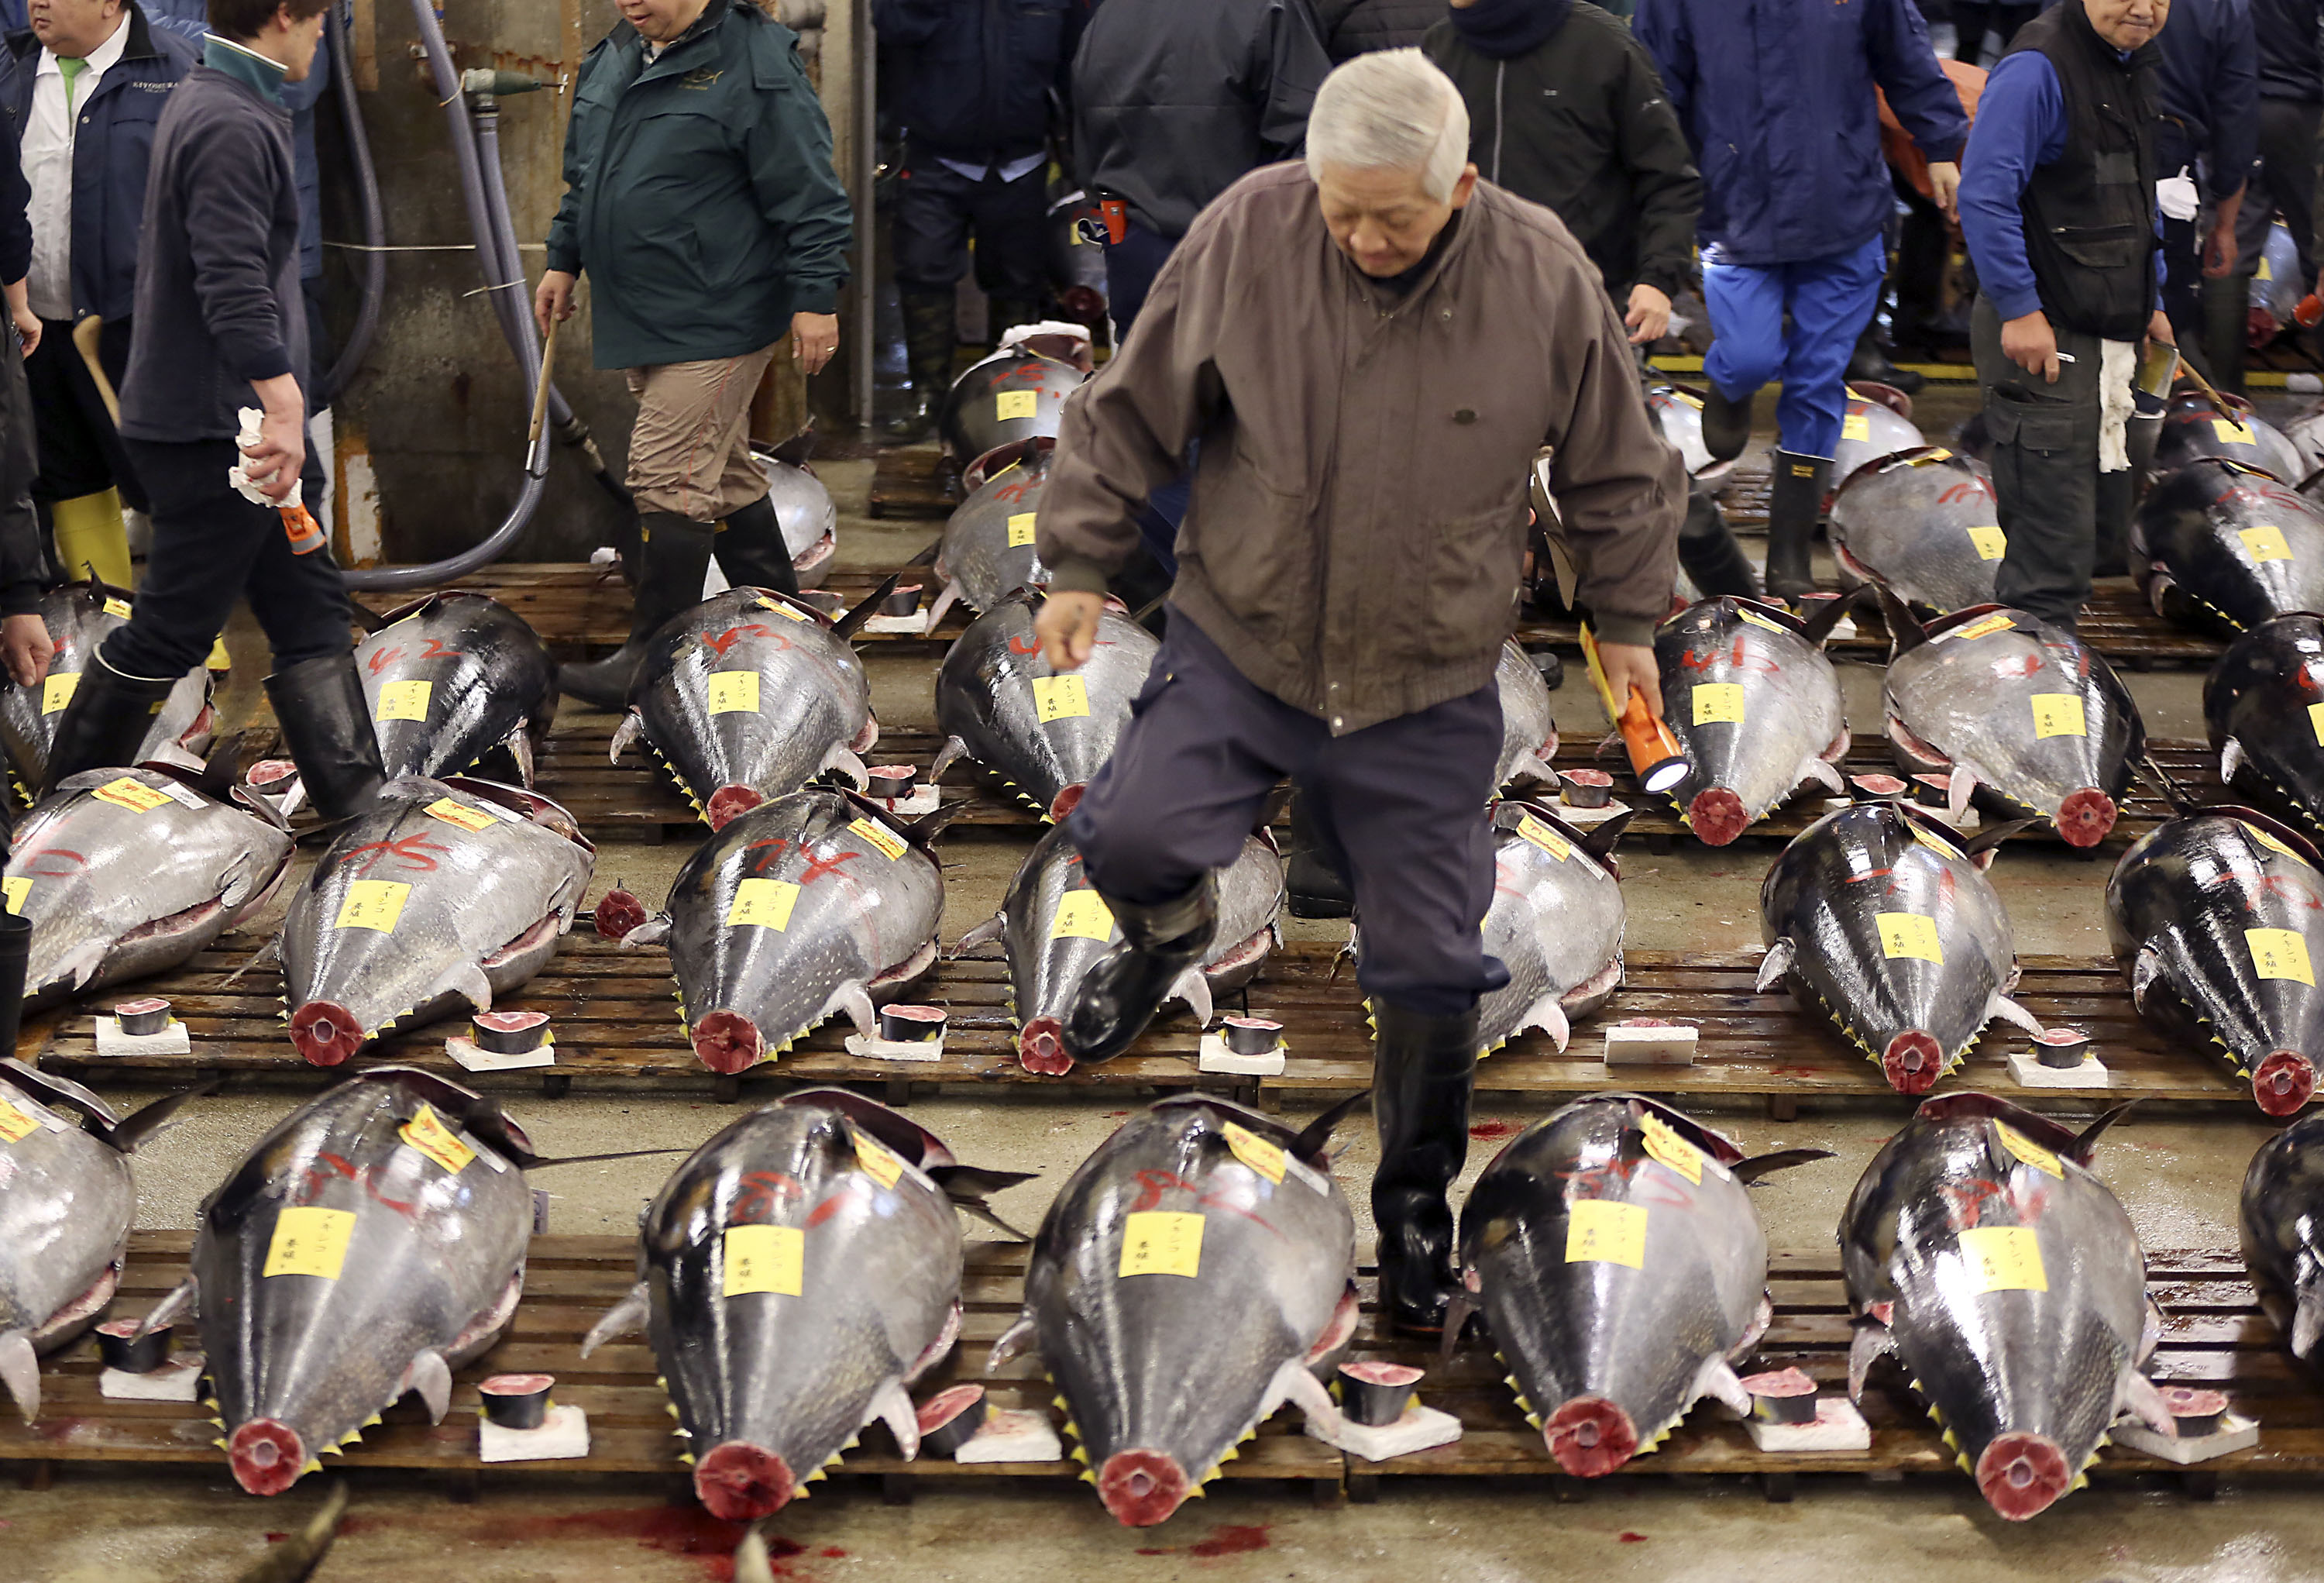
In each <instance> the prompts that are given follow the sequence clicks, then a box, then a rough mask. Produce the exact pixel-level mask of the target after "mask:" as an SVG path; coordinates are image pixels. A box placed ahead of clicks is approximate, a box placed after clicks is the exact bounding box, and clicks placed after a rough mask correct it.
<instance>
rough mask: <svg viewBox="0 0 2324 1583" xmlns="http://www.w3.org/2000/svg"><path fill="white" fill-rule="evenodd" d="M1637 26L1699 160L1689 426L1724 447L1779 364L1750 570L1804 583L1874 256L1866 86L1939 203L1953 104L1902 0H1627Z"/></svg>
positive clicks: (1721, 452) (1787, 584)
mask: <svg viewBox="0 0 2324 1583" xmlns="http://www.w3.org/2000/svg"><path fill="white" fill-rule="evenodd" d="M1637 32H1638V37H1639V39H1640V41H1641V42H1644V43H1645V44H1646V49H1647V51H1648V52H1649V53H1651V54H1652V55H1653V56H1654V58H1655V64H1656V65H1657V66H1659V67H1660V68H1661V69H1662V76H1663V84H1664V86H1665V88H1667V89H1668V90H1669V93H1670V97H1671V103H1672V105H1673V106H1674V107H1675V108H1676V109H1677V111H1678V117H1679V124H1680V125H1683V126H1684V127H1685V128H1686V133H1687V137H1688V139H1689V141H1690V142H1692V144H1693V145H1694V153H1695V161H1696V163H1697V165H1698V166H1699V167H1700V169H1701V171H1702V184H1703V197H1702V219H1701V237H1702V244H1703V247H1702V264H1703V270H1702V277H1703V279H1702V294H1703V301H1704V302H1705V304H1706V305H1707V306H1708V307H1709V309H1710V310H1711V330H1712V332H1713V334H1714V335H1715V336H1716V338H1717V339H1716V340H1715V341H1714V342H1713V343H1712V346H1711V354H1710V356H1707V357H1705V358H1704V359H1703V375H1704V377H1705V379H1706V380H1707V381H1708V383H1709V384H1710V386H1711V390H1710V393H1709V396H1708V399H1707V400H1706V401H1705V403H1704V406H1703V421H1702V436H1703V440H1704V443H1705V444H1706V445H1708V446H1709V447H1710V449H1711V454H1712V455H1713V456H1715V457H1719V458H1729V457H1734V456H1737V455H1739V454H1740V453H1741V451H1742V449H1743V447H1744V446H1745V445H1746V444H1748V442H1749V440H1750V437H1751V398H1752V397H1753V395H1754V394H1756V393H1757V391H1758V389H1759V387H1760V386H1761V385H1763V384H1766V383H1767V381H1769V380H1770V379H1774V378H1775V377H1777V376H1778V375H1780V376H1781V377H1782V379H1783V385H1784V391H1783V398H1782V400H1781V401H1780V402H1779V403H1777V404H1776V408H1775V417H1776V423H1777V426H1778V428H1779V430H1780V431H1781V440H1780V442H1779V445H1780V449H1778V450H1777V451H1776V453H1775V479H1774V489H1773V491H1772V493H1771V494H1770V495H1769V497H1768V502H1767V586H1768V588H1769V589H1770V590H1772V591H1773V592H1775V593H1777V594H1780V595H1783V596H1784V597H1792V596H1795V595H1800V594H1804V593H1808V592H1810V591H1811V590H1812V589H1813V588H1814V587H1815V581H1814V578H1813V576H1812V573H1811V571H1810V568H1809V541H1810V539H1811V537H1812V534H1813V532H1814V530H1815V521H1816V517H1817V515H1818V514H1819V513H1820V512H1821V509H1822V504H1823V495H1824V491H1825V488H1826V487H1827V486H1828V485H1829V483H1830V481H1831V455H1832V451H1833V449H1834V448H1835V447H1836V446H1837V445H1838V444H1839V441H1840V421H1841V419H1842V417H1843V416H1844V414H1845V412H1846V409H1847V403H1848V386H1847V383H1846V374H1847V369H1848V360H1849V356H1850V355H1851V354H1852V353H1853V352H1854V350H1855V348H1856V341H1857V338H1858V336H1859V335H1860V334H1861V333H1862V332H1863V329H1864V327H1865V325H1866V324H1867V322H1869V321H1870V319H1871V317H1872V310H1873V306H1874V304H1875V303H1876V302H1877V300H1878V298H1879V294H1880V284H1881V282H1882V280H1883V279H1884V278H1885V277H1886V273H1887V254H1886V248H1885V246H1884V245H1883V242H1882V227H1884V226H1885V225H1886V223H1887V219H1888V216H1889V213H1890V211H1891V210H1892V209H1893V208H1895V196H1894V194H1893V193H1892V192H1891V190H1890V189H1889V185H1888V172H1887V168H1886V165H1885V164H1884V163H1883V162H1882V161H1881V156H1880V129H1879V111H1878V107H1877V102H1876V100H1875V98H1874V95H1873V89H1874V88H1876V87H1877V88H1880V89H1882V90H1884V91H1885V92H1886V94H1887V96H1888V103H1889V105H1890V106H1891V107H1892V108H1893V109H1894V110H1895V114H1896V116H1897V117H1898V118H1899V119H1900V120H1902V121H1903V122H1904V127H1905V129H1906V130H1907V131H1909V132H1910V133H1912V134H1913V141H1914V144H1915V145H1916V146H1917V147H1918V148H1919V149H1920V150H1921V152H1922V153H1924V154H1926V155H1927V156H1928V159H1929V173H1930V179H1931V181H1932V183H1933V184H1934V187H1935V190H1936V197H1937V200H1938V203H1939V207H1941V208H1944V209H1946V210H1948V211H1949V212H1950V209H1951V207H1952V189H1953V186H1954V184H1955V182H1956V181H1958V179H1959V171H1958V168H1957V165H1956V163H1955V162H1957V161H1958V160H1959V159H1960V146H1961V143H1962V142H1963V141H1964V140H1965V139H1966V137H1967V135H1968V133H1969V122H1968V119H1967V118H1966V117H1965V116H1962V114H1961V108H1960V99H1959V97H1956V96H1955V94H1954V92H1953V88H1952V84H1951V83H1950V82H1949V81H1948V80H1946V78H1945V75H1944V73H1943V72H1942V71H1941V70H1940V69H1938V66H1937V57H1936V51H1934V50H1933V49H1932V48H1931V47H1930V44H1929V30H1928V27H1927V25H1926V24H1925V23H1923V22H1922V20H1921V14H1920V13H1919V12H1918V11H1916V10H1914V7H1913V0H1851V3H1850V4H1849V5H1832V4H1831V0H1640V4H1639V6H1638V17H1637ZM1787 319H1788V321H1789V327H1788V329H1787V328H1786V320H1787Z"/></svg>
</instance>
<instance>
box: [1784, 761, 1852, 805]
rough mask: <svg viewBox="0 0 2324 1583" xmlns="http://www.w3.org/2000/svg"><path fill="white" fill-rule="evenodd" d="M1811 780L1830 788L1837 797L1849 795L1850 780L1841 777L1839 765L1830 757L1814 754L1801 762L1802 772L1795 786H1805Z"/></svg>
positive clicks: (1796, 779) (1795, 780)
mask: <svg viewBox="0 0 2324 1583" xmlns="http://www.w3.org/2000/svg"><path fill="white" fill-rule="evenodd" d="M1810 781H1813V782H1815V783H1816V784H1817V785H1819V786H1822V787H1825V788H1828V789H1829V790H1830V791H1831V793H1832V794H1833V795H1834V796H1836V797H1845V796H1847V795H1848V782H1846V781H1845V780H1843V779H1841V778H1840V770H1839V768H1838V766H1836V765H1834V764H1832V763H1831V761H1830V760H1828V759H1824V758H1821V757H1815V756H1810V757H1809V758H1807V759H1805V760H1803V762H1802V763H1801V764H1800V773H1799V774H1798V776H1797V777H1796V778H1795V779H1794V781H1793V782H1792V783H1793V784H1794V785H1795V786H1804V785H1806V784H1807V783H1808V782H1810Z"/></svg>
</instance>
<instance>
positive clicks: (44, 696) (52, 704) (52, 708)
mask: <svg viewBox="0 0 2324 1583" xmlns="http://www.w3.org/2000/svg"><path fill="white" fill-rule="evenodd" d="M79 686H80V672H79V671H54V672H51V674H50V676H49V678H48V680H45V681H43V682H42V683H41V713H42V714H44V715H55V714H61V713H62V712H63V710H64V707H65V706H66V705H67V704H69V703H70V702H72V695H73V692H74V690H76V689H77V688H78V687H79Z"/></svg>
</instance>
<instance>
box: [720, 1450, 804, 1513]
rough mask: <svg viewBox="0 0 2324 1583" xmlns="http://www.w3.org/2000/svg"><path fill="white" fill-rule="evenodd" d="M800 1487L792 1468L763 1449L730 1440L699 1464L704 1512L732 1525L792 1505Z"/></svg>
mask: <svg viewBox="0 0 2324 1583" xmlns="http://www.w3.org/2000/svg"><path fill="white" fill-rule="evenodd" d="M797 1488H798V1486H797V1485H796V1484H795V1483H793V1482H792V1479H791V1470H790V1465H789V1464H788V1463H787V1462H785V1461H784V1460H783V1459H782V1458H780V1457H778V1456H776V1455H775V1454H774V1453H773V1452H772V1451H770V1450H768V1449H766V1448H765V1447H763V1446H753V1445H752V1444H750V1443H749V1442H748V1441H746V1440H729V1441H727V1442H726V1443H725V1444H724V1445H723V1446H715V1447H713V1448H712V1449H711V1450H710V1452H709V1454H708V1455H707V1456H705V1457H704V1458H702V1460H701V1461H700V1462H699V1463H697V1464H696V1466H695V1469H694V1493H695V1494H696V1495H699V1496H700V1497H701V1498H702V1504H703V1508H704V1509H705V1511H707V1512H708V1513H709V1514H711V1515H712V1516H714V1517H717V1518H722V1519H724V1521H726V1522H728V1523H751V1522H755V1521H756V1520H757V1519H759V1518H761V1517H764V1516H767V1515H768V1514H770V1513H774V1512H779V1511H781V1510H782V1509H783V1508H784V1507H785V1506H787V1505H788V1504H790V1499H791V1495H792V1493H793V1492H794V1491H795V1490H797Z"/></svg>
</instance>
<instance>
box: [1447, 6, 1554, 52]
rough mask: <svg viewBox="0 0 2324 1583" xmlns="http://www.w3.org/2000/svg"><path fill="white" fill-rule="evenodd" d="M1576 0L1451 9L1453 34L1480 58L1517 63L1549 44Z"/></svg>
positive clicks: (1456, 7)
mask: <svg viewBox="0 0 2324 1583" xmlns="http://www.w3.org/2000/svg"><path fill="white" fill-rule="evenodd" d="M1572 9H1573V0H1476V4H1475V5H1455V6H1452V7H1451V14H1452V31H1453V32H1457V33H1459V34H1460V35H1461V42H1463V43H1465V44H1467V45H1468V46H1469V47H1470V48H1471V49H1472V50H1474V51H1477V53H1479V54H1480V55H1489V56H1491V57H1492V58H1493V59H1494V60H1515V59H1517V57H1518V56H1519V55H1526V54H1530V53H1532V52H1533V51H1535V50H1537V49H1539V48H1540V47H1541V46H1542V45H1543V44H1545V43H1547V42H1549V36H1550V34H1552V33H1554V32H1556V31H1557V30H1558V27H1559V26H1560V25H1561V24H1562V23H1563V22H1564V21H1565V19H1566V16H1567V15H1568V14H1570V13H1571V12H1572Z"/></svg>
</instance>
